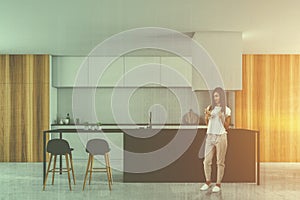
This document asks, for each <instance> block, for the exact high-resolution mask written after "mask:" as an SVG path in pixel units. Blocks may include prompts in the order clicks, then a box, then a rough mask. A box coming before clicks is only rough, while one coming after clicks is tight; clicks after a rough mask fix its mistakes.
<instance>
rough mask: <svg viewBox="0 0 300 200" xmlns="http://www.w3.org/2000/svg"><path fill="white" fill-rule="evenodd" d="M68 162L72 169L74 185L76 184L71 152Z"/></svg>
mask: <svg viewBox="0 0 300 200" xmlns="http://www.w3.org/2000/svg"><path fill="white" fill-rule="evenodd" d="M70 162H71V170H72V176H73V182H74V185H76V182H75V175H74V167H73V158H72V153H70Z"/></svg>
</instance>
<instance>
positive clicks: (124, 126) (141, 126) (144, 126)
mask: <svg viewBox="0 0 300 200" xmlns="http://www.w3.org/2000/svg"><path fill="white" fill-rule="evenodd" d="M85 126H86V125H84V124H79V125H76V124H52V125H51V127H52V128H55V127H63V128H64V129H74V128H76V129H84V128H85ZM89 126H92V127H95V126H96V124H89ZM101 128H102V129H149V126H148V125H147V124H137V125H132V124H120V125H117V124H105V125H101ZM202 128H207V125H191V124H182V125H180V124H167V125H163V124H154V125H152V129H202ZM90 129H91V128H90Z"/></svg>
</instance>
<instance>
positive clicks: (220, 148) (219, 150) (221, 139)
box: [203, 134, 227, 184]
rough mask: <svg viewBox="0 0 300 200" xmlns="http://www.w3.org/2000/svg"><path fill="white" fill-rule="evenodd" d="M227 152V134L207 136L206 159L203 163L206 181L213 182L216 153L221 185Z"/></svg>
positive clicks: (218, 182) (218, 178) (218, 176)
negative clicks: (213, 161) (212, 175)
mask: <svg viewBox="0 0 300 200" xmlns="http://www.w3.org/2000/svg"><path fill="white" fill-rule="evenodd" d="M226 150H227V134H222V135H215V134H207V137H206V143H205V158H204V161H203V165H204V173H205V178H206V181H211V165H212V159H213V156H214V153H215V152H216V155H217V170H218V171H217V184H221V181H222V178H223V175H224V169H225V156H226Z"/></svg>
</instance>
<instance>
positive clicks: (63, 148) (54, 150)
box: [43, 139, 75, 190]
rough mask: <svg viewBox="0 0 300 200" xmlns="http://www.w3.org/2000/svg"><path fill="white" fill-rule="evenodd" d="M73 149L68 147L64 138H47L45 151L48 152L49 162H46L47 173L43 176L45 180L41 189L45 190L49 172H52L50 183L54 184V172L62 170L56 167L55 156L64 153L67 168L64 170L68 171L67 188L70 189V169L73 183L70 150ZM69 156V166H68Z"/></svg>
mask: <svg viewBox="0 0 300 200" xmlns="http://www.w3.org/2000/svg"><path fill="white" fill-rule="evenodd" d="M73 150H74V149H73V148H70V145H69V143H68V142H67V141H66V140H63V139H52V140H49V142H48V144H47V152H48V153H50V160H49V163H48V168H47V173H46V177H45V181H44V187H43V190H45V187H46V182H47V178H48V174H49V172H52V173H53V174H52V185H53V184H54V174H55V173H57V172H63V171H62V170H61V169H57V168H56V159H57V156H62V155H64V156H65V157H66V164H67V169H66V171H64V172H68V180H69V188H70V190H72V187H71V180H70V171H72V176H73V181H74V184H75V176H74V168H73V159H72V151H73ZM53 157H54V162H53V168H52V169H50V166H51V161H52V158H53ZM69 157H70V164H71V167H70V166H69Z"/></svg>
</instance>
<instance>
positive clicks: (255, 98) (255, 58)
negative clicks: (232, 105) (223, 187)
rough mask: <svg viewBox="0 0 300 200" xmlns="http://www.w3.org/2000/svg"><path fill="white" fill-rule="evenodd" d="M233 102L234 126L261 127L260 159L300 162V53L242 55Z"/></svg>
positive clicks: (259, 128)
mask: <svg viewBox="0 0 300 200" xmlns="http://www.w3.org/2000/svg"><path fill="white" fill-rule="evenodd" d="M235 102H236V113H235V114H236V127H237V128H248V129H256V130H260V133H261V143H260V146H261V160H262V161H265V162H299V161H300V148H297V144H299V143H300V125H299V124H300V115H299V113H300V55H243V90H242V91H238V92H236V98H235Z"/></svg>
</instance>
